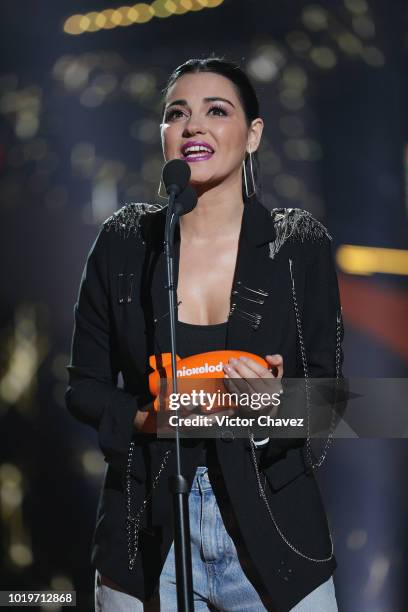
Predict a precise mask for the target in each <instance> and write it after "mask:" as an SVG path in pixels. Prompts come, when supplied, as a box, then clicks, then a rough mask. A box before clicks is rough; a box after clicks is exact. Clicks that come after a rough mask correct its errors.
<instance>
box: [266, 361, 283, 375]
mask: <svg viewBox="0 0 408 612" xmlns="http://www.w3.org/2000/svg"><path fill="white" fill-rule="evenodd" d="M265 360H266V361H267V362H268V363H269V364H270V365H271V366H272V368H273V375H274V376H275V377H276V378H282V376H283V357H282V355H265Z"/></svg>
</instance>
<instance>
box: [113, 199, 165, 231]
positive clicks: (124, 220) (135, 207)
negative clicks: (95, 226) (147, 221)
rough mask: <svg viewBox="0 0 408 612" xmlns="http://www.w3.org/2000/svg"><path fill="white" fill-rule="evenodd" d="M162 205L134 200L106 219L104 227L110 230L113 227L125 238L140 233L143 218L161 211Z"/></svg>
mask: <svg viewBox="0 0 408 612" xmlns="http://www.w3.org/2000/svg"><path fill="white" fill-rule="evenodd" d="M161 209H162V207H161V206H160V205H159V204H148V203H146V202H132V203H131V204H126V205H125V206H122V208H120V209H119V210H117V211H116V212H114V213H113V215H111V216H110V217H109V218H108V219H106V221H104V223H103V226H104V229H105V230H106V231H107V232H109V231H110V230H111V229H113V230H114V231H115V232H118V233H119V234H120V235H121V236H123V237H124V238H127V237H128V236H130V235H131V234H135V235H137V234H140V231H141V220H142V218H143V217H145V216H146V215H148V214H151V213H156V212H159V211H160V210H161Z"/></svg>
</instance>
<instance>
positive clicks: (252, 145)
mask: <svg viewBox="0 0 408 612" xmlns="http://www.w3.org/2000/svg"><path fill="white" fill-rule="evenodd" d="M263 128H264V122H263V121H262V119H261V118H260V117H258V118H257V119H253V120H252V122H251V125H250V126H249V130H248V141H247V150H248V151H251V153H255V151H256V150H257V149H258V147H259V144H260V142H261V137H262V132H263Z"/></svg>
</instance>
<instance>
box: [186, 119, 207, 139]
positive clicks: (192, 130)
mask: <svg viewBox="0 0 408 612" xmlns="http://www.w3.org/2000/svg"><path fill="white" fill-rule="evenodd" d="M206 131H207V129H206V127H205V123H204V120H203V118H201V117H198V116H193V115H191V117H190V118H189V120H188V121H187V122H186V124H185V126H184V134H183V136H191V135H193V134H197V133H199V134H205V133H206Z"/></svg>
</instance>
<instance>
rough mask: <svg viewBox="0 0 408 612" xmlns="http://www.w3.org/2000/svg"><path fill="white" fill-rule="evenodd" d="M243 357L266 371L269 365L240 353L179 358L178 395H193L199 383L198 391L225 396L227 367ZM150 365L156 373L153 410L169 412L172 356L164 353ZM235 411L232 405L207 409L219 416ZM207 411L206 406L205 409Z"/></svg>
mask: <svg viewBox="0 0 408 612" xmlns="http://www.w3.org/2000/svg"><path fill="white" fill-rule="evenodd" d="M240 357H248V358H249V359H253V360H254V361H256V362H257V363H259V364H260V365H262V366H263V367H269V364H268V363H267V362H266V361H265V359H262V357H259V356H258V355H255V354H253V353H248V352H246V351H238V350H221V351H209V352H207V353H197V354H195V355H191V356H190V357H185V358H184V359H180V357H179V356H178V355H176V362H177V393H179V394H180V393H191V392H192V391H193V390H196V391H197V379H199V380H200V384H199V385H198V386H199V389H200V390H203V392H205V393H217V392H220V393H225V392H226V391H227V390H226V388H225V386H224V382H223V381H221V380H220V379H224V370H223V367H224V365H226V364H228V360H229V359H231V358H236V359H239V358H240ZM149 364H150V366H151V367H152V368H153V369H154V372H152V373H151V374H149V390H150V393H151V394H152V395H153V396H154V397H155V400H154V404H153V405H154V409H155V411H156V412H158V411H159V410H160V409H163V408H164V410H168V409H169V407H168V395H169V390H168V386H169V385H170V386H171V384H172V377H173V371H172V366H171V353H161V355H160V357H159V359H156V356H155V355H151V356H150V357H149ZM163 383H165V384H166V393H165V397H164V401H163V395H162V394H161V393H160V392H161V390H162V386H163ZM226 407H227V408H234V407H236V406H234V405H232V404H230V405H228V406H225V405H221V406H220V405H218V406H217V405H215V406H213V408H212V409H211V411H210V409H209V408H208V411H209V412H217V411H220V410H225V408H226ZM203 408H204V409H205V406H204V407H203Z"/></svg>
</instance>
